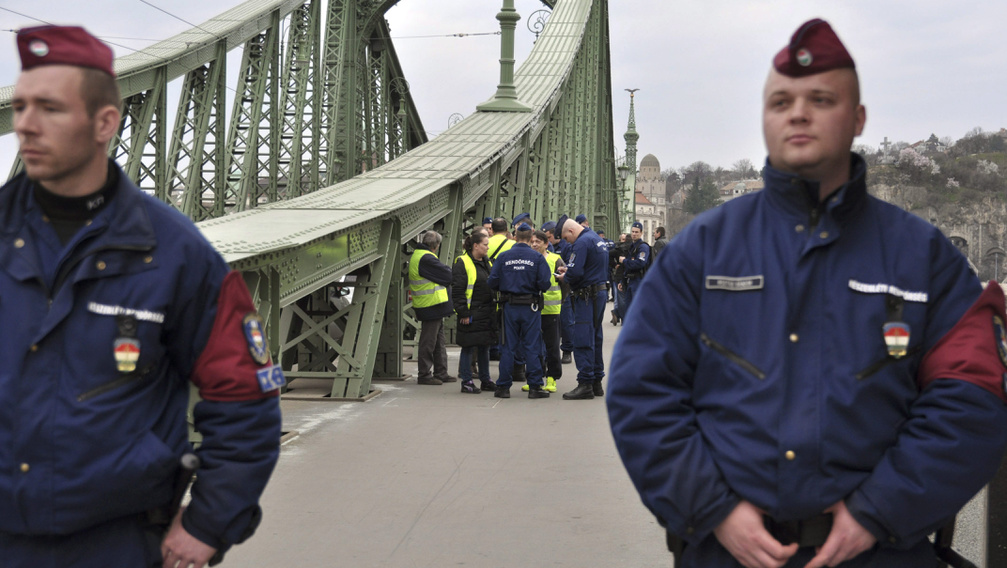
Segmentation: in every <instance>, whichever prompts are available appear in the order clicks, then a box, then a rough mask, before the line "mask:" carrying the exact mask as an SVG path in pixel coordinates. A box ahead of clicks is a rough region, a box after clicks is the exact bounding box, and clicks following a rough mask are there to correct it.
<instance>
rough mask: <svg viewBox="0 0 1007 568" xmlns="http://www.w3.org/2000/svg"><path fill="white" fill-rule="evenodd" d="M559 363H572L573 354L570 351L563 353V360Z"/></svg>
mask: <svg viewBox="0 0 1007 568" xmlns="http://www.w3.org/2000/svg"><path fill="white" fill-rule="evenodd" d="M560 363H562V364H564V365H569V364H570V363H573V353H572V352H570V351H564V352H563V358H562V359H561V360H560Z"/></svg>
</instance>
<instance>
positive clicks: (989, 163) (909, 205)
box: [663, 127, 1007, 281]
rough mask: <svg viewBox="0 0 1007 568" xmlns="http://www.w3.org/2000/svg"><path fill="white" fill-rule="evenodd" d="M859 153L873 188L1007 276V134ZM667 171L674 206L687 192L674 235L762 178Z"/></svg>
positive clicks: (989, 274)
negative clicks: (729, 192) (723, 195)
mask: <svg viewBox="0 0 1007 568" xmlns="http://www.w3.org/2000/svg"><path fill="white" fill-rule="evenodd" d="M853 149H854V151H856V152H857V153H859V154H860V155H861V156H863V157H864V159H865V160H866V161H867V165H868V175H867V182H868V191H870V192H871V193H872V194H873V195H876V196H877V197H879V198H881V199H884V200H886V201H889V202H891V203H893V204H895V205H897V206H899V207H902V208H903V209H905V210H907V211H910V212H912V213H914V214H916V215H918V216H920V217H922V218H924V219H926V220H927V221H929V222H931V223H933V224H934V225H936V226H937V227H938V228H940V229H941V231H943V232H944V234H945V235H947V236H948V237H949V238H951V240H952V242H954V243H955V244H956V245H957V246H958V247H959V248H960V249H961V250H962V251H963V252H964V253H965V254H966V255H967V256H968V258H969V260H970V261H971V262H972V263H973V264H974V265H975V267H976V269H977V270H978V271H979V276H980V278H982V279H983V280H990V279H995V280H998V281H1004V280H1005V278H1007V250H1005V249H1007V129H1001V130H999V131H997V132H989V131H984V130H983V129H982V128H979V127H977V128H974V129H972V130H971V131H969V132H968V133H967V134H966V135H965V136H963V137H962V138H961V139H959V140H957V141H955V140H952V139H951V138H948V137H944V138H938V137H937V136H936V135H933V134H932V135H931V136H930V137H929V138H928V139H926V140H922V141H919V142H916V143H907V142H895V143H891V144H889V145H887V148H874V147H870V146H866V145H862V144H858V145H855V146H854V148H853ZM663 173H664V175H665V176H666V178H667V186H666V191H667V197H668V203H674V202H675V201H674V200H673V199H672V198H673V197H674V196H675V195H676V194H678V193H679V192H684V193H683V194H682V196H681V197H680V198H679V199H681V201H680V202H681V203H682V208H681V209H677V210H669V211H668V225H669V226H668V232H669V234H675V233H677V232H678V231H680V230H681V229H682V228H683V227H685V225H687V224H688V223H689V222H690V221H691V220H692V219H693V218H694V217H695V215H696V214H698V213H700V212H702V211H705V210H706V209H709V208H711V207H715V206H717V205H719V204H720V196H719V192H718V189H719V188H721V187H724V186H725V185H727V184H728V183H731V182H733V181H742V180H750V179H755V178H759V177H760V175H761V173H760V172H759V171H758V170H756V168H755V167H754V166H753V165H752V163H751V161H749V160H739V161H737V162H735V163H734V164H733V166H732V167H731V168H730V169H725V168H721V167H713V166H710V165H709V164H707V163H706V162H695V163H693V164H690V165H688V166H685V167H682V168H679V169H670V170H666V171H665V172H663Z"/></svg>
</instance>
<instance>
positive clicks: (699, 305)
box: [606, 155, 1007, 554]
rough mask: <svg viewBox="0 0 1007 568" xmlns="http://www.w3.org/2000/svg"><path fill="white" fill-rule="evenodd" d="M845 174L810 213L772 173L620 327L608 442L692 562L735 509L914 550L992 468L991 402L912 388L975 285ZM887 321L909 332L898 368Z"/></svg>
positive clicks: (686, 248)
mask: <svg viewBox="0 0 1007 568" xmlns="http://www.w3.org/2000/svg"><path fill="white" fill-rule="evenodd" d="M853 159H854V166H853V170H852V176H851V178H852V179H851V181H850V182H848V183H847V184H846V185H844V186H843V187H841V188H840V189H839V190H837V191H836V192H834V193H833V194H832V195H831V196H829V197H828V198H827V200H826V201H825V202H822V203H819V200H818V198H817V195H818V187H817V184H814V183H810V182H806V181H804V180H801V179H799V178H797V177H794V176H792V175H789V174H786V173H783V172H780V171H777V170H774V169H772V168H771V167H770V166H769V165H768V163H767V166H766V170H765V172H766V173H765V174H764V177H765V182H766V185H765V189H764V190H763V191H760V192H758V193H755V194H750V195H746V196H743V197H739V198H738V199H734V200H731V201H730V202H728V203H726V204H724V205H721V206H719V207H717V208H715V209H712V210H710V211H708V212H705V213H704V214H702V215H700V216H699V217H697V218H696V220H695V221H694V222H693V223H692V224H690V225H689V226H688V227H687V228H686V229H685V230H684V231H683V232H682V233H680V234H679V235H678V236H676V238H675V239H674V240H673V241H671V242H670V243H669V244H668V246H667V247H665V249H664V251H663V252H662V253H661V257H660V258H659V259H657V263H656V264H655V265H654V267H652V269H651V271H650V273H649V274H648V276H647V277H646V278H644V280H643V282H642V286H641V288H640V292H639V301H637V302H634V303H633V305H632V307H631V310H630V312H631V313H630V315H629V316H628V317H627V318H626V320H625V321H626V324H625V327H624V328H623V330H622V333H621V334H620V337H619V339H618V342H617V344H616V346H615V349H614V351H613V353H614V356H613V360H612V365H611V375H610V378H609V381H610V382H609V393H608V395H607V396H606V400H607V404H608V410H609V414H610V419H611V426H612V430H613V434H614V437H615V441H616V445H617V447H618V449H619V452H620V454H621V456H622V459H623V461H624V463H625V465H626V468H627V470H628V472H629V474H630V477H631V478H632V480H633V482H634V484H635V485H636V487H637V489H638V490H639V492H640V494H641V496H642V498H643V500H644V503H645V504H646V505H647V506H648V507H649V508H650V510H651V511H652V512H653V513H654V514H655V515H656V516H657V518H658V520H659V521H660V523H661V524H662V525H664V526H666V527H667V529H668V530H669V531H670V532H672V533H674V534H677V535H679V536H680V537H682V538H683V539H685V540H686V541H687V542H689V543H692V544H693V545H696V544H697V543H699V542H700V541H702V540H703V539H704V538H706V537H707V536H708V535H710V533H711V531H712V530H713V529H714V528H715V527H716V526H717V525H718V524H719V523H720V522H721V521H723V520H724V518H725V517H726V516H727V515H728V513H730V511H731V510H732V509H733V508H734V507H735V505H737V503H738V502H739V500H740V499H745V500H747V501H749V502H751V503H753V504H755V505H756V506H757V507H761V508H763V509H764V510H765V511H766V512H767V513H768V514H769V515H770V516H772V517H774V518H775V519H777V520H780V521H787V520H798V519H806V518H810V517H813V516H815V515H818V514H820V513H822V512H823V511H824V510H825V509H826V508H828V507H830V506H832V505H833V504H835V503H836V502H838V501H840V500H845V502H846V505H847V507H848V508H849V510H850V512H851V513H852V514H853V516H854V518H855V519H856V520H857V521H858V522H859V523H860V524H861V525H863V526H864V527H865V528H867V529H868V530H869V531H870V532H871V533H873V534H874V535H875V536H876V537H877V538H878V541H879V544H880V546H881V547H895V548H910V547H913V546H914V545H915V546H916V547H917V549H919V547H920V546H922V544H921V543H922V542H923V539H924V538H925V536H926V535H927V534H928V533H930V532H932V531H934V530H935V529H936V528H938V527H939V526H940V525H941V524H942V523H943V522H945V521H946V520H947V519H948V518H949V517H951V516H952V515H954V514H955V513H956V512H957V510H958V509H959V508H960V507H961V506H962V505H963V504H964V503H965V502H966V501H967V500H968V499H969V498H970V497H971V496H972V495H974V494H975V493H976V491H978V490H979V489H980V488H981V487H982V486H983V484H984V483H985V482H986V480H988V479H989V478H990V477H992V475H993V473H994V472H995V470H996V468H997V466H998V465H999V463H1000V458H1001V456H1002V454H1003V448H1004V445H1005V437H1007V412H1005V405H1004V403H1003V401H1002V400H1001V399H1000V398H998V397H997V396H996V395H994V394H993V393H991V392H989V391H987V390H984V389H982V388H978V387H977V386H976V385H975V384H970V383H968V382H965V381H962V380H954V379H949V378H943V379H938V380H935V381H933V382H931V383H930V384H929V385H927V386H926V387H925V388H921V387H920V386H919V385H918V383H917V380H916V376H917V368H918V366H919V363H920V360H921V358H922V357H923V355H924V354H925V353H927V352H928V351H929V350H930V349H931V348H932V347H933V346H934V345H935V343H937V342H938V340H940V339H941V338H942V336H944V335H945V333H947V332H948V330H949V329H951V328H952V326H954V325H955V324H956V322H957V321H958V320H959V318H960V317H961V316H962V314H963V313H965V311H966V310H967V309H968V308H969V306H970V305H971V304H972V303H973V301H974V300H976V298H977V296H978V295H979V293H980V290H981V287H980V285H979V282H978V281H977V279H976V277H975V275H974V274H973V273H972V272H971V271H970V270H969V267H968V264H967V261H966V259H965V258H964V257H963V256H962V255H961V254H960V253H959V252H958V250H957V249H955V247H954V246H953V245H951V244H950V242H948V240H947V239H946V238H944V237H943V236H942V235H941V233H940V232H939V231H938V230H937V229H936V228H935V227H933V226H932V225H930V224H929V223H927V222H925V221H923V220H922V219H919V218H918V217H916V216H914V215H911V214H909V213H906V212H904V211H902V210H900V209H898V208H897V207H894V206H892V205H890V204H888V203H885V202H883V201H880V200H878V199H875V198H874V197H872V196H870V195H868V194H867V190H866V185H865V181H864V174H865V171H866V166H865V164H864V162H863V160H862V159H860V158H859V157H858V156H856V155H854V158H853ZM893 308H899V309H900V310H901V314H893V313H892V312H893V311H897V310H894V309H893ZM893 320H898V321H901V322H903V323H905V324H908V326H909V332H910V336H909V344H908V354H907V355H905V356H903V357H901V358H897V359H896V358H894V357H891V356H890V355H889V353H888V349H887V346H886V342H885V340H884V338H883V337H884V334H883V331H882V329H883V326H884V325H885V324H886V322H887V321H893ZM711 538H712V537H711ZM931 554H932V552H931Z"/></svg>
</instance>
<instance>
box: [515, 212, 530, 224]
mask: <svg viewBox="0 0 1007 568" xmlns="http://www.w3.org/2000/svg"><path fill="white" fill-rule="evenodd" d="M529 218H531V214H530V213H521V214H520V215H518V216H517V217H514V220H513V221H511V225H517V224H518V223H520V222H521V221H524V220H525V219H529Z"/></svg>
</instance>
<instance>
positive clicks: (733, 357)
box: [699, 333, 766, 381]
mask: <svg viewBox="0 0 1007 568" xmlns="http://www.w3.org/2000/svg"><path fill="white" fill-rule="evenodd" d="M699 340H700V341H702V342H703V343H704V344H705V345H706V346H707V347H709V348H711V349H713V350H714V351H716V352H717V353H720V354H721V355H723V356H724V357H727V358H728V359H729V360H730V361H731V362H732V363H734V364H735V365H737V366H739V367H741V368H742V369H744V370H746V371H748V372H749V373H750V374H752V375H754V376H755V378H757V379H759V380H760V381H761V380H763V379H765V378H766V374H765V373H763V372H762V371H761V370H760V369H759V368H758V367H756V366H755V365H753V364H752V363H751V362H750V361H748V359H745V358H744V357H742V356H741V355H738V354H737V353H735V352H734V351H731V350H730V349H728V348H727V347H724V346H723V345H721V344H719V343H717V342H716V341H714V340H713V339H711V338H710V336H709V335H706V333H700V334H699Z"/></svg>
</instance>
